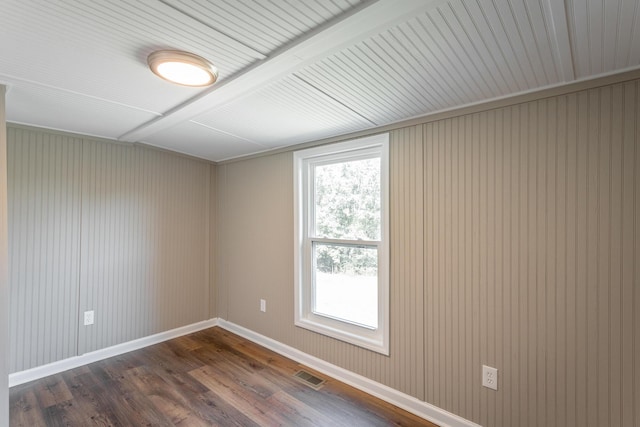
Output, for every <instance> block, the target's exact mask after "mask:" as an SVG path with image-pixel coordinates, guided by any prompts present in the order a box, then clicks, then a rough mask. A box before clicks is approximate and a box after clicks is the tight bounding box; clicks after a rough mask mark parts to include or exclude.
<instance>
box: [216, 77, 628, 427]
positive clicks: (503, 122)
mask: <svg viewBox="0 0 640 427" xmlns="http://www.w3.org/2000/svg"><path fill="white" fill-rule="evenodd" d="M638 123H640V84H639V83H638V82H637V81H634V82H630V83H624V84H617V85H613V86H605V87H601V88H596V89H591V90H584V91H580V92H576V93H572V94H568V95H562V96H554V97H549V98H543V99H540V100H537V101H533V102H527V103H523V104H517V105H513V106H509V107H505V108H500V109H493V110H488V111H484V112H479V113H475V114H470V115H464V116H459V117H454V118H450V119H445V120H439V121H434V122H429V123H425V124H423V125H418V126H412V127H408V128H404V129H399V130H395V131H392V132H391V141H392V145H391V201H392V212H391V227H392V228H391V232H392V233H391V325H392V330H391V355H390V356H389V357H385V356H381V355H378V354H375V353H372V352H369V351H367V350H361V349H359V348H357V347H354V346H352V345H349V344H345V343H342V342H339V341H336V340H333V339H330V338H326V337H323V336H321V335H318V334H315V333H313V332H310V331H306V330H303V329H300V328H296V327H295V326H294V325H293V265H292V261H293V255H292V248H293V224H292V219H293V206H292V193H293V184H292V167H293V166H292V156H291V153H282V154H277V155H271V156H265V157H260V158H255V159H249V160H244V161H238V162H233V163H227V164H223V165H219V166H218V167H217V178H218V180H217V191H218V210H217V218H216V220H217V225H216V229H217V230H218V232H219V235H218V239H219V241H218V242H217V245H218V247H219V248H222V249H224V250H221V251H220V252H219V255H218V257H217V269H218V273H219V274H218V276H217V277H218V283H217V285H218V293H219V295H220V296H221V297H220V298H219V300H218V303H219V307H218V308H219V314H220V316H221V317H223V318H226V319H228V320H230V321H232V322H235V323H237V324H240V325H241V326H244V327H246V328H249V329H252V330H254V331H257V332H259V333H262V334H264V335H267V336H269V337H271V338H274V339H276V340H278V341H281V342H283V343H285V344H288V345H291V346H293V347H296V348H298V349H300V350H303V351H305V352H308V353H310V354H312V355H315V356H317V357H320V358H322V359H324V360H327V361H329V362H331V363H335V364H337V365H339V366H342V367H344V368H347V369H349V370H352V371H355V372H357V373H360V374H362V375H365V376H367V377H369V378H371V379H373V380H376V381H379V382H382V383H384V384H387V385H389V386H391V387H394V388H396V389H398V390H401V391H403V392H406V393H408V394H410V395H413V396H415V397H417V398H419V399H423V400H425V401H427V402H429V403H432V404H434V405H436V406H438V407H441V408H443V409H445V410H448V411H450V412H453V413H455V414H458V415H460V416H462V417H465V418H467V419H470V420H472V421H475V422H477V423H479V424H481V425H483V426H504V427H510V426H523V427H527V426H530V427H533V426H540V425H545V426H605V425H606V426H621V427H627V426H640V315H639V314H638V313H640V219H639V218H640V143H639V140H640V127H639V126H638ZM259 298H266V299H267V308H268V310H267V313H260V312H259V309H258V308H259V306H258V299H259ZM482 364H487V365H490V366H494V367H496V368H498V369H499V371H500V389H499V391H497V392H495V391H491V390H488V389H485V388H483V387H481V384H480V373H481V365H482Z"/></svg>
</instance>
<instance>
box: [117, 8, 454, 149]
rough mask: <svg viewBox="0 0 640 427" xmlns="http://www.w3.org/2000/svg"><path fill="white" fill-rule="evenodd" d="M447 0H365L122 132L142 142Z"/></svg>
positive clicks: (124, 139)
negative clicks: (197, 93)
mask: <svg viewBox="0 0 640 427" xmlns="http://www.w3.org/2000/svg"><path fill="white" fill-rule="evenodd" d="M445 1H446V0H427V1H425V0H404V1H401V2H399V1H397V0H376V1H370V2H365V3H363V4H362V5H360V6H358V7H355V8H354V9H352V10H350V11H348V12H345V13H344V14H342V15H340V16H338V17H336V18H335V19H333V20H331V21H329V22H327V23H326V24H324V25H321V26H320V27H318V28H316V29H315V30H313V31H310V32H308V33H306V34H304V35H303V36H302V37H300V38H298V39H296V40H294V41H293V42H291V43H289V44H287V45H285V46H283V47H282V48H280V49H278V50H276V51H275V52H273V53H272V54H271V55H269V56H268V57H267V58H265V59H263V60H260V61H257V62H256V63H254V65H252V66H250V67H248V68H247V69H245V70H243V71H241V72H239V73H237V74H235V75H233V76H230V77H228V78H226V79H224V80H223V81H221V82H220V83H219V84H216V85H214V86H212V87H211V88H210V89H208V90H206V91H204V92H202V93H201V94H199V95H198V96H196V97H194V98H192V99H190V100H188V101H187V102H185V103H183V104H181V105H178V106H176V107H175V108H173V109H172V110H170V111H168V112H166V113H165V114H163V115H162V116H160V117H157V118H155V119H153V120H151V121H149V122H147V123H144V124H142V125H141V126H138V127H137V128H135V129H133V130H131V131H129V132H127V133H125V134H124V135H121V136H120V137H119V139H120V140H123V141H129V142H142V141H144V139H145V138H146V137H148V136H150V135H153V134H155V133H157V132H160V131H162V130H164V129H168V128H170V127H172V126H175V125H177V124H179V123H181V122H183V121H185V120H190V119H192V118H194V117H196V116H198V115H201V114H203V113H205V112H208V111H212V110H215V109H217V108H220V107H222V106H223V105H225V104H227V103H229V102H231V101H235V100H237V99H240V98H242V97H244V96H247V95H249V94H250V93H252V92H254V91H255V90H259V89H260V88H261V87H264V86H265V85H267V84H269V83H272V82H274V81H277V80H278V79H281V78H283V77H285V76H287V75H290V74H292V73H294V72H295V71H297V70H299V69H301V68H303V67H306V66H308V65H311V64H313V63H315V62H317V61H319V60H320V59H322V58H325V57H327V56H329V55H331V54H333V53H335V52H339V51H341V50H342V49H344V48H346V47H347V46H350V45H353V44H354V43H357V42H359V41H361V40H364V39H366V38H368V37H371V36H373V35H375V34H378V33H380V32H381V31H384V30H385V29H386V28H389V27H392V26H393V25H395V24H398V23H400V22H404V21H406V20H408V19H410V18H411V17H412V16H415V15H417V14H419V13H423V12H425V11H427V10H429V9H431V8H433V7H436V6H438V5H439V4H443V3H445Z"/></svg>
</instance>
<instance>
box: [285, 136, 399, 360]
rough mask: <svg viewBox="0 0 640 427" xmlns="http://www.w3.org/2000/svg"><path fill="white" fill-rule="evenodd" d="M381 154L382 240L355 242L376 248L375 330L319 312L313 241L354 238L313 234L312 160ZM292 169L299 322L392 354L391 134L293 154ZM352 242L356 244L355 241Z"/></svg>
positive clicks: (296, 307) (310, 328)
mask: <svg viewBox="0 0 640 427" xmlns="http://www.w3.org/2000/svg"><path fill="white" fill-rule="evenodd" d="M373 154H375V157H378V155H379V156H380V180H381V183H380V184H381V185H380V190H381V200H380V209H381V224H380V226H381V230H380V234H381V235H380V241H369V240H364V241H356V242H355V243H358V242H359V243H361V244H362V245H363V246H367V247H376V248H377V250H378V327H377V328H375V329H372V328H368V327H366V326H363V325H356V324H354V323H350V322H347V321H343V320H338V319H334V318H330V317H328V316H323V315H319V314H315V313H313V312H312V307H313V301H312V298H313V296H314V295H313V294H314V293H313V290H312V286H313V283H312V274H313V273H312V269H313V260H312V253H313V251H312V244H313V241H317V242H327V241H330V242H351V241H348V240H346V239H326V238H320V237H314V236H313V234H312V231H311V230H312V227H313V226H314V225H315V224H313V218H315V215H314V209H315V207H314V206H313V197H312V196H311V190H312V183H311V182H310V169H311V166H310V165H313V164H322V163H323V162H332V163H333V162H335V161H336V160H349V159H350V158H354V159H357V158H366V157H369V158H371V157H374V156H372V155H373ZM293 168H294V171H293V173H294V180H293V181H294V224H295V226H294V227H295V229H294V245H295V246H294V276H295V277H294V298H295V304H294V313H295V319H294V320H295V325H296V326H299V327H302V328H305V329H309V330H311V331H314V332H318V333H320V334H323V335H327V336H330V337H333V338H336V339H339V340H341V341H345V342H348V343H351V344H354V345H357V346H360V347H363V348H366V349H369V350H372V351H375V352H377V353H382V354H384V355H387V356H388V355H389V264H390V262H389V261H390V260H389V258H390V257H389V134H388V133H384V134H378V135H373V136H369V137H365V138H359V139H355V140H350V141H346V142H340V143H335V144H330V145H323V146H319V147H313V148H309V149H306V150H300V151H296V152H294V153H293ZM351 243H354V242H351Z"/></svg>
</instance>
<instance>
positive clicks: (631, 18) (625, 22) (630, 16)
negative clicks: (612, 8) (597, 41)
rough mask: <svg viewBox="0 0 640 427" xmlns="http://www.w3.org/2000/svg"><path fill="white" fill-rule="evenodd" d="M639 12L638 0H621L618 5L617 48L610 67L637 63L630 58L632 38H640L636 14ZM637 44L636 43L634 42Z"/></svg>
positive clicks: (639, 4) (621, 67)
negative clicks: (613, 61)
mask: <svg viewBox="0 0 640 427" xmlns="http://www.w3.org/2000/svg"><path fill="white" fill-rule="evenodd" d="M639 13H640V2H638V1H623V2H622V4H621V5H620V12H619V17H620V23H619V31H618V37H619V39H618V43H617V46H618V49H617V52H616V53H617V55H616V60H615V63H614V64H612V69H613V70H615V69H623V68H626V67H629V66H631V65H633V64H635V63H637V61H638V60H637V59H636V60H635V61H634V60H633V59H631V52H632V49H633V46H634V40H639V39H640V36H639V34H640V28H639V26H640V22H638V14H639ZM635 45H636V46H637V45H638V43H635Z"/></svg>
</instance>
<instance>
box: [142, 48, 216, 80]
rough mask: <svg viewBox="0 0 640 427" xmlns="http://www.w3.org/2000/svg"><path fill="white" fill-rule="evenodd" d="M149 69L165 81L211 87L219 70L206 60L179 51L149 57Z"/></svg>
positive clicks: (169, 51) (163, 51) (157, 52)
mask: <svg viewBox="0 0 640 427" xmlns="http://www.w3.org/2000/svg"><path fill="white" fill-rule="evenodd" d="M147 63H148V64H149V68H151V71H153V72H154V73H155V74H156V75H158V76H160V77H162V78H163V79H165V80H167V81H170V82H172V83H176V84H179V85H184V86H209V85H212V84H213V83H215V81H216V79H217V78H218V69H217V68H216V67H215V66H214V65H213V64H212V63H211V62H209V61H207V60H206V59H204V58H202V57H200V56H198V55H194V54H193V53H189V52H182V51H179V50H158V51H156V52H153V53H152V54H151V55H149V56H148V57H147Z"/></svg>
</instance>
